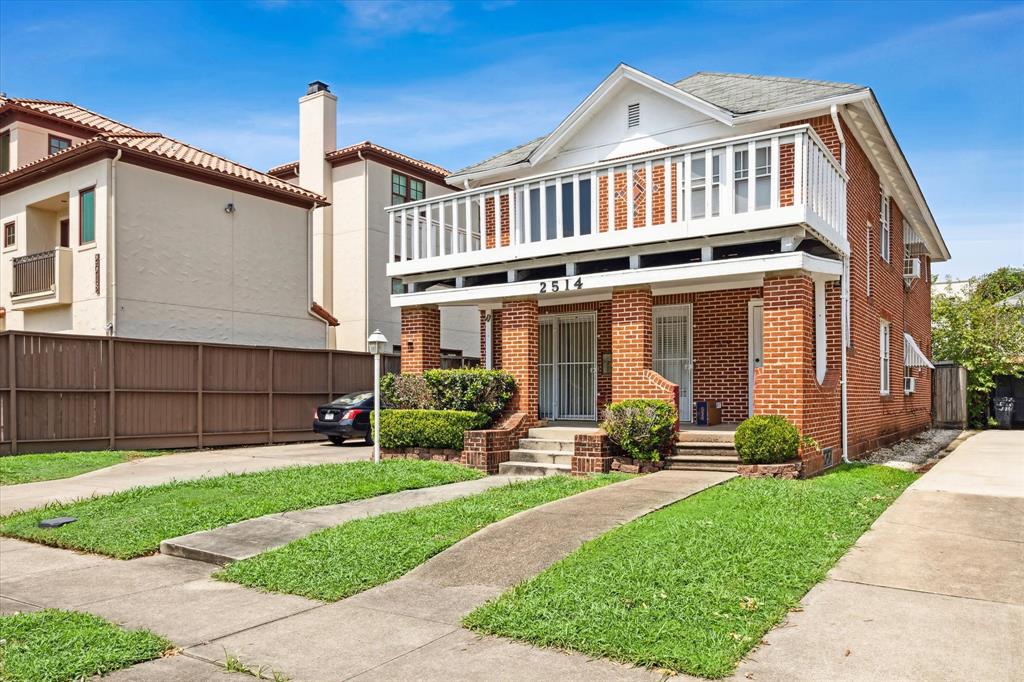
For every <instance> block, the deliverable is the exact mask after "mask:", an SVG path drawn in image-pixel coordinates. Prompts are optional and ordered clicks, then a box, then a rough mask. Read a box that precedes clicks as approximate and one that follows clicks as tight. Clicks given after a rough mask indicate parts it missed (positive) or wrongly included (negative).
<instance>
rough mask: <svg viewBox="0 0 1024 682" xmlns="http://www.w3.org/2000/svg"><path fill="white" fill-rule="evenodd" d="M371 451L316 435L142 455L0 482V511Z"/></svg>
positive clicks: (360, 456) (1, 513)
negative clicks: (55, 476) (67, 474)
mask: <svg viewBox="0 0 1024 682" xmlns="http://www.w3.org/2000/svg"><path fill="white" fill-rule="evenodd" d="M372 454H373V448H371V447H368V446H366V445H363V444H362V443H359V444H356V443H352V444H351V445H348V444H345V445H341V446H337V445H333V444H331V443H329V442H327V441H315V442H310V443H295V444H291V445H267V446H259V447H249V448H223V449H214V450H197V451H192V452H183V453H181V454H171V455H161V456H160V457H143V458H139V459H133V460H131V461H128V462H124V463H123V464H115V465H114V466H112V467H106V468H105V469H96V470H95V471H89V472H87V473H84V474H80V475H78V476H73V477H71V478H62V479H59V480H56V481H39V482H37V483H22V484H19V485H5V486H0V516H4V515H7V514H10V513H12V512H15V511H18V510H19V509H29V508H31V507H38V506H40V505H44V504H48V503H50V502H69V501H71V500H75V499H80V498H83V497H89V496H91V495H104V494H107V493H114V492H118V491H121V490H127V489H128V488H134V487H136V486H140V485H159V484H160V483H167V482H168V481H172V480H178V481H184V480H188V479H192V478H201V477H203V476H220V475H222V474H240V473H245V472H248V471H265V470H267V469H278V468H280V467H288V466H298V465H302V464H328V463H332V462H352V461H355V460H360V459H369V458H370V457H371V456H372Z"/></svg>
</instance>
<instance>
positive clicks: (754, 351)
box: [747, 298, 764, 415]
mask: <svg viewBox="0 0 1024 682" xmlns="http://www.w3.org/2000/svg"><path fill="white" fill-rule="evenodd" d="M763 315H764V302H763V301H762V300H761V299H759V298H755V299H751V301H750V303H749V305H748V306H747V356H748V366H749V370H748V373H747V374H748V376H747V410H748V412H749V413H750V414H751V415H753V414H754V370H755V369H757V368H758V367H762V366H764V318H763Z"/></svg>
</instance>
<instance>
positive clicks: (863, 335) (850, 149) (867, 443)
mask: <svg viewBox="0 0 1024 682" xmlns="http://www.w3.org/2000/svg"><path fill="white" fill-rule="evenodd" d="M798 123H809V124H810V125H811V126H812V127H813V128H814V130H815V132H817V133H818V135H819V136H820V137H821V139H822V140H823V141H824V142H825V144H826V146H828V148H829V149H830V150H831V151H832V153H833V154H834V155H835V156H836V158H839V156H840V143H839V136H838V134H837V133H836V130H835V127H834V124H833V122H832V118H831V117H830V116H819V117H816V118H812V119H808V120H802V121H791V122H787V123H785V124H783V125H784V126H790V125H796V124H798ZM842 125H843V132H844V136H845V139H846V172H847V175H848V176H849V182H848V184H847V202H846V205H847V233H848V238H849V241H850V250H851V256H850V269H851V274H850V320H851V322H850V327H851V335H852V338H851V340H852V342H853V343H852V347H851V348H850V349H848V351H847V380H848V381H847V401H848V415H849V428H848V437H849V456H850V457H851V458H856V457H857V456H858V455H859V454H861V453H864V452H867V451H870V450H873V449H875V448H877V447H880V446H882V445H886V444H888V443H891V442H894V441H896V440H899V439H901V438H906V437H908V436H910V435H912V434H914V433H916V432H918V431H921V430H923V429H925V428H928V426H929V425H930V423H931V392H932V385H931V370H929V369H927V368H924V369H914V370H912V375H913V376H914V377H915V378H916V379H917V391H916V392H915V393H913V394H912V395H909V396H905V395H904V394H903V336H902V335H903V332H908V333H910V334H911V335H912V336H913V337H914V340H915V341H917V344H918V345H919V346H920V347H921V350H922V352H924V354H925V355H926V356H928V357H931V350H932V337H931V263H930V261H929V259H928V257H926V256H922V257H921V266H922V271H921V278H920V279H918V280H916V281H915V282H913V284H912V285H911V286H910V287H909V288H907V287H906V286H905V285H904V281H903V230H904V217H903V212H902V211H901V210H900V207H899V205H898V204H897V202H896V198H895V197H893V198H892V199H890V202H891V214H892V216H891V228H890V243H891V245H892V248H891V257H890V260H889V262H886V261H884V260H883V259H882V258H881V255H880V253H879V248H880V244H881V237H880V227H879V225H880V223H879V194H878V186H879V176H878V172H877V170H876V169H875V168H874V167H873V166H872V164H871V161H870V159H869V157H868V156H867V154H866V153H865V152H864V150H863V149H862V148H861V147H860V145H859V144H858V143H857V140H856V138H855V137H854V136H853V133H852V132H851V131H850V129H849V126H847V125H846V123H845V121H843V122H842ZM869 230H870V231H871V232H872V235H871V253H870V254H869V253H867V232H868V231H869ZM868 259H870V261H871V296H868V295H867V261H868ZM883 319H884V320H887V321H889V323H890V325H891V327H890V328H891V342H892V347H891V348H890V353H889V356H890V368H891V372H892V374H891V376H890V386H891V390H890V394H889V395H888V396H882V395H881V392H880V383H881V381H880V377H879V370H880V362H879V348H878V340H879V336H878V327H879V321H880V320H883Z"/></svg>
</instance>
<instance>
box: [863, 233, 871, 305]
mask: <svg viewBox="0 0 1024 682" xmlns="http://www.w3.org/2000/svg"><path fill="white" fill-rule="evenodd" d="M865 245H866V246H867V249H866V250H865V253H866V254H867V257H866V258H864V267H865V269H866V270H867V275H866V276H865V277H864V291H865V292H866V295H867V296H870V295H871V223H868V231H867V233H866V234H865Z"/></svg>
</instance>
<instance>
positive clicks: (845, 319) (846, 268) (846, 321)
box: [830, 104, 853, 464]
mask: <svg viewBox="0 0 1024 682" xmlns="http://www.w3.org/2000/svg"><path fill="white" fill-rule="evenodd" d="M830 113H831V114H832V125H834V126H835V129H836V135H837V136H838V137H839V164H840V166H841V167H842V169H843V173H846V136H845V135H843V126H842V125H841V124H840V122H839V107H838V106H837V105H835V104H833V105H832V108H831V112H830ZM843 191H844V192H845V191H846V187H845V186H844V188H843ZM846 219H847V216H846V196H845V194H844V196H843V222H844V223H845V222H846ZM843 234H844V235H845V236H846V241H847V243H850V238H849V234H848V233H847V230H846V229H844V230H843ZM850 248H853V247H852V246H851V247H850ZM840 292H841V293H840V298H841V301H840V310H841V311H840V315H839V317H840V326H841V329H840V332H839V337H840V338H839V345H840V357H841V365H842V370H841V371H842V376H841V378H840V382H839V385H840V396H841V398H840V401H841V405H842V407H841V408H840V411H841V412H842V414H841V415H840V417H841V422H842V425H843V426H842V448H843V463H845V464H849V463H850V457H849V449H848V445H849V415H848V414H847V407H848V405H847V398H846V346H847V345H848V344H849V341H850V255H849V254H848V253H847V254H843V281H842V286H841V287H840Z"/></svg>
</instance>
